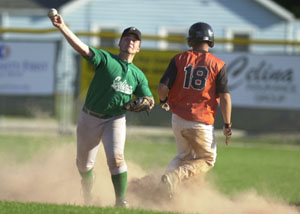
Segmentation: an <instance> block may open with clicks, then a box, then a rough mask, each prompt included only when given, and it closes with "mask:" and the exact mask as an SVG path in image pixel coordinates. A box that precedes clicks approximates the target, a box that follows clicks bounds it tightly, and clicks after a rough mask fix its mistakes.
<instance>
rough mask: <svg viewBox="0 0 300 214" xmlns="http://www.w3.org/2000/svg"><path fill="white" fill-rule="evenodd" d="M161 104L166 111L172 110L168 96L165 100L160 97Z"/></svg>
mask: <svg viewBox="0 0 300 214" xmlns="http://www.w3.org/2000/svg"><path fill="white" fill-rule="evenodd" d="M159 105H160V107H161V108H162V109H164V110H165V111H169V110H170V106H169V104H168V97H166V99H165V100H161V99H159Z"/></svg>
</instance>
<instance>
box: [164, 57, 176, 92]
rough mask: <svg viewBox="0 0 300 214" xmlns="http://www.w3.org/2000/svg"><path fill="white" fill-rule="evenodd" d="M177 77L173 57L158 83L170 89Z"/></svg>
mask: <svg viewBox="0 0 300 214" xmlns="http://www.w3.org/2000/svg"><path fill="white" fill-rule="evenodd" d="M176 75H177V67H176V62H175V57H173V58H172V59H171V61H170V63H169V66H168V68H167V70H166V71H165V73H164V75H163V76H162V78H161V79H160V83H162V84H165V85H167V86H168V88H169V89H171V88H172V87H173V85H174V82H175V79H176Z"/></svg>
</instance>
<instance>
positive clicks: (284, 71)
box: [80, 49, 300, 109]
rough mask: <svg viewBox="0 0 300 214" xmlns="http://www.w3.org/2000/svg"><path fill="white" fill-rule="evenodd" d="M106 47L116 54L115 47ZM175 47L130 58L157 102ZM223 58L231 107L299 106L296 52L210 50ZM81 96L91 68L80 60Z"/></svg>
mask: <svg viewBox="0 0 300 214" xmlns="http://www.w3.org/2000/svg"><path fill="white" fill-rule="evenodd" d="M109 51H111V52H113V53H115V54H117V53H118V49H110V50H109ZM178 53H179V51H157V50H142V51H141V52H140V53H138V54H137V55H136V57H135V59H134V64H135V65H137V66H138V67H139V68H140V69H141V70H142V71H143V72H144V73H145V75H146V77H147V79H148V81H149V86H150V89H151V91H152V93H153V95H154V96H155V98H156V102H158V96H157V87H158V83H159V81H160V78H161V77H162V75H163V73H164V72H165V70H166V68H167V67H168V64H169V62H170V60H171V58H172V57H173V56H175V55H176V54H178ZM214 54H215V55H216V56H217V57H219V58H220V59H222V60H223V61H225V62H226V68H227V72H228V85H229V88H230V94H231V98H232V105H233V107H235V106H236V107H247V108H276V109H300V84H299V82H300V59H299V56H288V55H257V54H247V53H214ZM81 71H82V72H81V74H82V75H81V83H82V84H81V87H80V88H81V92H82V93H81V95H82V96H81V97H82V98H83V99H84V97H85V94H86V91H87V88H88V85H89V82H90V81H91V79H92V77H93V75H94V74H93V68H92V67H91V66H89V65H88V64H87V62H86V61H85V60H83V61H82V69H81Z"/></svg>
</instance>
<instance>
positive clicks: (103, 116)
mask: <svg viewBox="0 0 300 214" xmlns="http://www.w3.org/2000/svg"><path fill="white" fill-rule="evenodd" d="M82 111H84V112H85V113H87V114H88V115H91V116H94V117H97V118H100V119H108V118H110V117H111V116H109V115H106V114H99V113H97V112H93V111H91V110H88V109H87V108H86V107H85V106H83V108H82Z"/></svg>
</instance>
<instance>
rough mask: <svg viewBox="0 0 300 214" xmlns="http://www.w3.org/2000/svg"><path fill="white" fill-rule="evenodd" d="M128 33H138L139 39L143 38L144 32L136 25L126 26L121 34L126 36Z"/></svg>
mask: <svg viewBox="0 0 300 214" xmlns="http://www.w3.org/2000/svg"><path fill="white" fill-rule="evenodd" d="M127 34H134V35H136V37H137V38H138V40H140V41H141V40H142V34H141V31H139V30H138V29H137V28H135V27H129V28H126V29H125V30H124V31H123V33H122V36H121V38H122V37H123V36H125V35H127Z"/></svg>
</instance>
